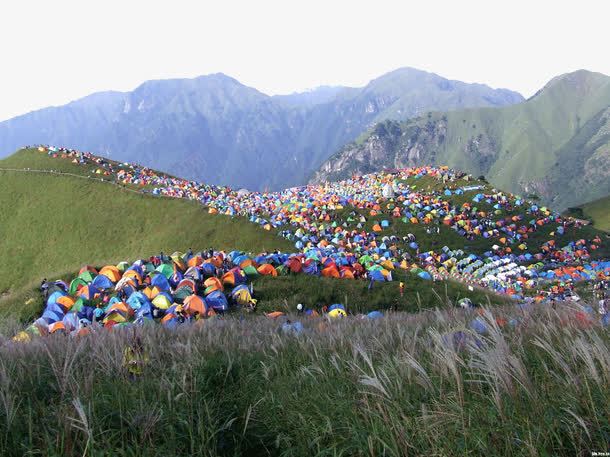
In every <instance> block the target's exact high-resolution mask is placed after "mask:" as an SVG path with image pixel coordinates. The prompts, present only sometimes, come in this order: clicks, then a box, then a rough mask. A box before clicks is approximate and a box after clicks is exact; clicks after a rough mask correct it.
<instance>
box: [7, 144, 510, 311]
mask: <svg viewBox="0 0 610 457" xmlns="http://www.w3.org/2000/svg"><path fill="white" fill-rule="evenodd" d="M3 168H4V169H6V168H14V169H21V170H24V169H27V168H29V169H31V170H55V171H59V172H61V173H71V174H74V175H78V176H82V177H85V176H89V175H91V176H94V177H95V179H82V178H79V177H78V176H69V175H57V174H41V173H34V172H14V171H1V170H0V212H2V214H9V215H12V216H11V217H10V218H7V221H6V223H5V224H3V225H2V226H1V227H0V236H1V237H2V238H1V239H0V250H1V251H2V252H5V253H6V255H7V259H11V260H10V261H8V262H4V263H3V264H1V265H0V293H2V297H1V298H0V315H5V316H6V315H9V316H13V317H17V318H19V319H20V320H22V321H28V320H32V319H33V318H35V317H36V316H38V315H39V314H40V312H41V310H42V308H43V303H42V300H41V297H40V294H39V292H38V290H37V287H38V285H39V283H40V281H41V279H42V278H43V277H46V278H48V279H56V278H62V279H64V280H69V279H72V278H73V277H74V276H75V273H76V272H77V271H78V270H79V269H80V267H81V266H82V265H83V264H84V263H85V262H86V263H89V264H92V265H95V266H97V267H101V266H104V265H107V264H113V265H114V264H116V263H118V262H119V261H122V260H131V261H132V260H134V259H137V258H141V257H149V256H151V255H154V254H158V253H159V252H160V251H163V252H165V253H166V254H170V253H172V252H174V251H185V250H186V249H188V248H189V247H192V248H193V249H194V250H195V251H197V250H201V249H207V248H209V247H213V248H214V249H222V250H226V251H231V250H233V249H240V250H244V251H246V252H252V253H255V254H257V253H259V252H263V251H266V250H267V251H269V250H274V249H281V250H282V251H284V252H286V251H290V250H291V249H293V246H292V243H290V242H288V241H287V240H285V239H283V238H281V237H279V236H276V235H275V234H274V233H273V232H269V231H265V230H262V229H260V228H258V227H257V226H255V225H254V224H251V223H250V222H248V221H247V220H246V219H244V218H240V217H235V218H229V217H226V216H219V215H209V214H208V213H207V211H206V210H205V209H204V208H202V207H201V206H200V205H199V204H197V203H195V202H188V201H184V200H178V199H171V198H162V197H153V196H150V195H142V194H139V193H135V192H133V189H130V188H127V189H125V188H123V187H121V186H117V185H116V184H114V183H111V182H109V181H107V182H102V181H100V178H99V176H100V175H95V174H94V172H95V170H96V167H90V166H87V167H84V166H81V165H76V164H72V163H71V162H70V161H68V160H60V159H53V158H50V157H48V156H47V155H46V154H41V153H39V152H37V151H34V150H24V151H21V152H19V153H18V154H15V155H13V156H11V157H9V158H7V159H5V160H2V161H0V169H3ZM403 225H404V224H403ZM395 276H396V277H397V278H400V279H401V280H403V281H404V282H405V284H406V289H407V293H406V295H405V297H404V298H401V297H400V296H399V295H400V294H399V290H398V283H397V282H394V283H386V284H376V285H375V287H374V288H373V290H371V291H369V290H368V288H367V287H368V283H367V282H363V281H344V280H333V279H325V278H315V277H306V276H287V277H280V278H260V279H259V280H258V281H256V284H255V289H256V296H257V298H258V299H259V307H260V309H261V311H272V310H277V309H283V310H288V309H291V310H293V309H294V307H295V306H296V304H297V303H305V304H308V305H311V306H314V305H328V304H331V303H344V304H346V305H347V306H348V307H350V309H352V310H353V311H357V310H361V311H371V310H373V309H387V308H389V307H391V306H395V307H397V308H398V309H401V310H410V311H413V310H417V309H421V308H429V307H432V306H438V303H439V300H440V299H442V300H443V301H444V302H446V301H452V302H456V301H457V300H459V299H460V298H462V297H464V296H466V295H468V296H470V297H471V298H473V300H475V301H476V302H478V303H482V304H484V303H493V304H496V303H502V302H504V301H505V299H504V298H501V297H498V296H497V295H495V294H492V293H484V292H483V291H478V290H477V291H476V292H475V293H473V292H468V291H467V290H466V287H465V286H464V285H462V284H459V283H454V282H446V283H445V282H441V283H437V284H434V285H432V283H430V282H427V281H423V280H420V279H419V278H413V277H412V276H411V275H406V274H405V273H404V272H400V271H397V272H396V273H395Z"/></svg>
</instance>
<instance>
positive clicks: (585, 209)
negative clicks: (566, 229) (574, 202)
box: [566, 197, 610, 232]
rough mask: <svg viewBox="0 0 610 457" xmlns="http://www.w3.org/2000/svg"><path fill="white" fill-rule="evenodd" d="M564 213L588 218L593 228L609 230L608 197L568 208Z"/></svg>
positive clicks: (609, 202) (609, 200) (609, 203)
mask: <svg viewBox="0 0 610 457" xmlns="http://www.w3.org/2000/svg"><path fill="white" fill-rule="evenodd" d="M566 214H567V215H569V216H572V217H576V218H580V219H587V220H590V221H591V222H592V224H593V226H594V227H595V228H597V229H599V230H604V231H606V232H610V197H605V198H600V199H599V200H595V201H593V202H589V203H585V204H584V205H581V206H577V207H573V208H568V209H567V211H566Z"/></svg>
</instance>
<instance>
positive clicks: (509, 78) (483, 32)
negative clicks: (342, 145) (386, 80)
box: [0, 0, 610, 120]
mask: <svg viewBox="0 0 610 457" xmlns="http://www.w3.org/2000/svg"><path fill="white" fill-rule="evenodd" d="M1 3H2V4H1V6H0V50H1V52H0V58H1V59H2V66H1V68H2V73H1V76H0V101H1V103H0V120H4V119H8V118H10V117H13V116H16V115H19V114H23V113H26V112H29V111H32V110H35V109H39V108H42V107H46V106H50V105H61V104H64V103H67V102H69V101H71V100H75V99H77V98H80V97H83V96H85V95H88V94H90V93H93V92H98V91H103V90H120V91H129V90H133V89H134V88H136V87H137V86H138V85H139V84H141V83H142V82H144V81H146V80H150V79H165V78H182V77H195V76H199V75H203V74H209V73H217V72H222V73H225V74H227V75H230V76H232V77H234V78H236V79H237V80H239V81H240V82H242V83H243V84H246V85H248V86H251V87H255V88H257V89H258V90H260V91H261V92H264V93H267V94H270V95H273V94H282V93H291V92H294V91H302V90H305V89H309V88H313V87H317V86H320V85H344V86H355V87H358V86H363V85H365V84H366V83H367V82H368V81H370V80H371V79H374V78H376V77H378V76H380V75H382V74H384V73H386V72H388V71H392V70H395V69H397V68H400V67H407V66H408V67H414V68H418V69H422V70H427V71H432V72H434V73H437V74H439V75H441V76H444V77H447V78H450V79H457V80H461V81H466V82H479V83H484V84H488V85H490V86H491V87H494V88H498V87H503V88H508V89H512V90H516V91H518V92H520V93H522V94H523V95H524V96H526V97H528V96H531V95H532V94H534V93H535V92H536V91H537V90H538V89H540V88H541V87H542V86H543V85H544V84H545V83H546V82H547V81H548V80H550V79H551V78H553V77H554V76H557V75H559V74H562V73H567V72H570V71H574V70H577V69H581V68H585V69H588V70H592V71H598V72H601V73H605V74H608V75H610V53H609V52H608V48H607V44H608V37H607V23H606V21H607V17H608V16H607V11H606V10H607V9H608V7H604V4H606V1H605V0H598V1H596V0H580V1H578V2H575V1H572V0H569V1H565V0H554V1H547V0H527V1H522V0H511V1H502V2H500V1H494V0H481V1H479V0H459V1H458V0H447V1H442V0H426V1H421V0H417V1H412V0H402V1H401V0H393V1H390V0H374V1H372V0H371V1H359V0H349V1H348V0H345V1H344V0H324V1H321V0H307V1H292V0H247V1H236V0H222V1H214V2H208V1H204V0H200V1H186V0H173V1H172V2H168V1H155V0H146V1H140V0H120V1H117V0H103V1H96V0H88V1H82V0H78V1H72V0H53V1H48V0H39V1H32V0H19V1H15V2H8V1H7V2H1Z"/></svg>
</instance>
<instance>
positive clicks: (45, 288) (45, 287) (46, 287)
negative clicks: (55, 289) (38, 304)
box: [40, 278, 49, 301]
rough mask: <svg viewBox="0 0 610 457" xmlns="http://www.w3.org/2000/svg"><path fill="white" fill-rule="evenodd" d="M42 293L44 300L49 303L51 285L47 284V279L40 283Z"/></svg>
mask: <svg viewBox="0 0 610 457" xmlns="http://www.w3.org/2000/svg"><path fill="white" fill-rule="evenodd" d="M40 292H41V293H42V298H44V301H47V298H48V296H49V283H48V282H47V278H44V279H43V280H42V282H41V283H40Z"/></svg>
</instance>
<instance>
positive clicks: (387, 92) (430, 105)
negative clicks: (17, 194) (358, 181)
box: [0, 69, 523, 190]
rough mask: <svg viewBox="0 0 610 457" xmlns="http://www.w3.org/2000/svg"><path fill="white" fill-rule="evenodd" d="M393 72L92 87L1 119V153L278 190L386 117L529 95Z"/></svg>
mask: <svg viewBox="0 0 610 457" xmlns="http://www.w3.org/2000/svg"><path fill="white" fill-rule="evenodd" d="M388 78H389V79H387V78H386V79H384V78H383V76H382V77H380V78H376V79H375V80H373V81H371V82H370V83H369V84H367V85H366V86H364V87H363V88H343V87H339V88H336V89H330V90H329V91H327V93H326V94H324V93H322V92H317V93H313V94H309V95H307V94H305V95H303V94H300V95H298V96H296V97H295V96H293V97H292V98H290V96H268V95H266V94H264V93H262V92H260V91H258V90H257V89H254V88H251V87H248V86H246V85H243V84H242V83H240V82H239V81H237V80H236V79H234V78H232V77H230V76H227V75H225V74H222V73H215V74H212V75H204V76H200V77H197V78H192V79H185V78H183V79H171V80H152V81H147V82H145V83H143V84H141V85H139V86H138V87H137V88H136V89H134V90H133V91H131V92H112V91H111V92H102V93H97V94H92V95H90V96H88V97H84V98H81V99H79V100H75V101H73V102H71V103H69V104H67V105H64V106H60V107H50V108H45V109H43V110H38V111H35V112H32V113H29V114H25V115H22V116H18V117H16V118H13V119H10V120H8V121H5V122H2V123H0V151H1V152H0V156H3V155H7V154H9V153H11V152H13V151H14V150H16V149H17V148H19V147H21V146H23V145H24V144H33V143H46V144H68V145H70V146H72V147H75V148H77V149H81V150H90V151H95V152H97V153H102V154H104V155H105V156H108V157H110V158H112V159H115V160H125V161H135V162H139V163H142V164H145V165H148V166H152V167H154V168H158V169H161V170H163V171H167V172H170V173H173V174H178V175H181V176H185V177H188V178H192V179H199V180H203V181H206V182H211V183H222V184H229V185H231V186H233V187H246V188H249V189H257V190H261V189H281V188H285V187H290V186H293V185H298V184H303V183H305V182H306V178H307V177H308V176H309V175H310V174H311V173H312V172H313V171H314V170H315V169H317V167H318V166H319V165H320V164H321V163H322V162H323V161H324V160H325V159H327V158H328V156H329V155H330V154H331V153H332V152H334V151H336V150H337V149H338V148H339V147H340V146H342V145H343V144H345V143H346V142H348V141H351V140H353V139H355V138H356V137H358V135H360V134H361V133H362V132H363V131H365V130H366V129H367V128H368V127H370V126H371V125H372V124H373V123H375V122H376V121H377V120H379V119H385V118H396V119H401V120H402V119H406V118H408V117H411V116H413V115H416V114H418V113H421V112H424V111H425V110H431V109H447V108H453V107H456V108H458V107H465V106H497V105H498V104H501V105H506V104H510V103H514V102H515V101H516V100H522V99H523V97H521V96H520V95H519V94H516V93H513V92H508V93H507V92H503V91H497V90H495V89H491V88H486V87H483V86H482V85H474V84H467V83H459V84H457V83H456V82H452V81H449V80H446V79H444V78H442V77H440V76H438V75H434V74H432V73H427V72H423V71H420V70H413V69H408V70H405V69H400V70H398V73H394V74H390V76H388ZM439 85H440V86H443V87H439ZM445 86H446V87H445ZM286 97H288V98H286ZM245 170H247V172H245Z"/></svg>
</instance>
